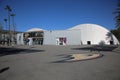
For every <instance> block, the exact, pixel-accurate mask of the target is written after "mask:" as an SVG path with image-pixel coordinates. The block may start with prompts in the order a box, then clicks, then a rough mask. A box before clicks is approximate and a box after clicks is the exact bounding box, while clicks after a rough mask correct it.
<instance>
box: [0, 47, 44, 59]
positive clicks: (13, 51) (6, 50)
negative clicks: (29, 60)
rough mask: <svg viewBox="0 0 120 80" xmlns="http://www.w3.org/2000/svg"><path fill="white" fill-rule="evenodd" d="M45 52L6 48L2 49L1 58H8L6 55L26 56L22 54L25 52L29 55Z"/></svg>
mask: <svg viewBox="0 0 120 80" xmlns="http://www.w3.org/2000/svg"><path fill="white" fill-rule="evenodd" d="M44 51H45V50H33V49H20V48H14V47H11V48H6V47H0V57H2V56H6V55H13V54H24V53H20V52H25V53H27V54H29V53H33V52H44Z"/></svg>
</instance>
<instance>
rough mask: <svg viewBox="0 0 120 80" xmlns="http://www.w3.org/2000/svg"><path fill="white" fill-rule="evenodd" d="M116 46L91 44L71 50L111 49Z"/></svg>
mask: <svg viewBox="0 0 120 80" xmlns="http://www.w3.org/2000/svg"><path fill="white" fill-rule="evenodd" d="M117 47H118V46H115V45H102V46H101V45H92V46H88V47H83V48H72V50H90V51H113V50H114V49H116V48H117Z"/></svg>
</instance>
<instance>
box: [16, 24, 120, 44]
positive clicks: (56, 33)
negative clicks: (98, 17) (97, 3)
mask: <svg viewBox="0 0 120 80" xmlns="http://www.w3.org/2000/svg"><path fill="white" fill-rule="evenodd" d="M17 37H18V39H17V41H18V44H26V41H25V40H26V39H29V40H30V45H33V44H34V45H103V44H105V45H117V44H119V41H118V40H117V38H116V37H115V36H114V35H113V34H112V33H111V32H110V31H109V30H107V29H106V28H104V27H102V26H100V25H96V24H80V25H77V26H74V27H72V28H69V29H67V30H53V31H52V30H50V31H46V30H43V29H40V28H32V29H29V30H27V31H26V32H25V33H19V34H18V36H17Z"/></svg>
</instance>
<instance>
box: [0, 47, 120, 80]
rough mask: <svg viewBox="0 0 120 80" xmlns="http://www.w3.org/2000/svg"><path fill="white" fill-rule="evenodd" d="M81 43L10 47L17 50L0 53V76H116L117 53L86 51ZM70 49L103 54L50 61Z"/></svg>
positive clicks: (90, 79)
mask: <svg viewBox="0 0 120 80" xmlns="http://www.w3.org/2000/svg"><path fill="white" fill-rule="evenodd" d="M83 47H86V46H34V47H28V46H18V47H14V49H15V50H17V52H14V51H13V53H12V51H11V52H10V54H9V53H6V54H7V55H5V54H4V53H3V54H2V56H0V80H120V53H116V52H112V51H100V52H98V51H92V52H90V50H85V49H83ZM14 49H13V50H14ZM19 49H20V50H21V51H20V50H19ZM14 53H15V54H14ZM73 53H82V54H89V53H90V54H91V53H100V54H103V55H104V56H103V57H101V58H97V59H93V60H87V61H80V62H70V63H64V62H63V63H59V62H58V63H54V62H55V61H59V60H64V59H65V58H66V56H67V55H69V54H73Z"/></svg>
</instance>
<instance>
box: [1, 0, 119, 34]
mask: <svg viewBox="0 0 120 80" xmlns="http://www.w3.org/2000/svg"><path fill="white" fill-rule="evenodd" d="M117 3H118V0H0V23H1V24H2V25H3V26H4V27H5V22H4V19H5V18H8V16H7V11H6V10H5V6H6V5H9V6H10V7H11V9H12V13H14V14H15V17H14V20H15V25H16V28H17V31H23V32H24V31H27V30H28V29H31V28H41V29H45V30H65V29H68V28H71V27H74V26H76V25H79V24H85V23H92V24H98V25H101V26H103V27H105V28H107V29H108V30H111V29H115V20H114V17H115V15H114V14H113V12H114V11H115V9H116V8H117ZM11 25H12V22H11Z"/></svg>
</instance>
